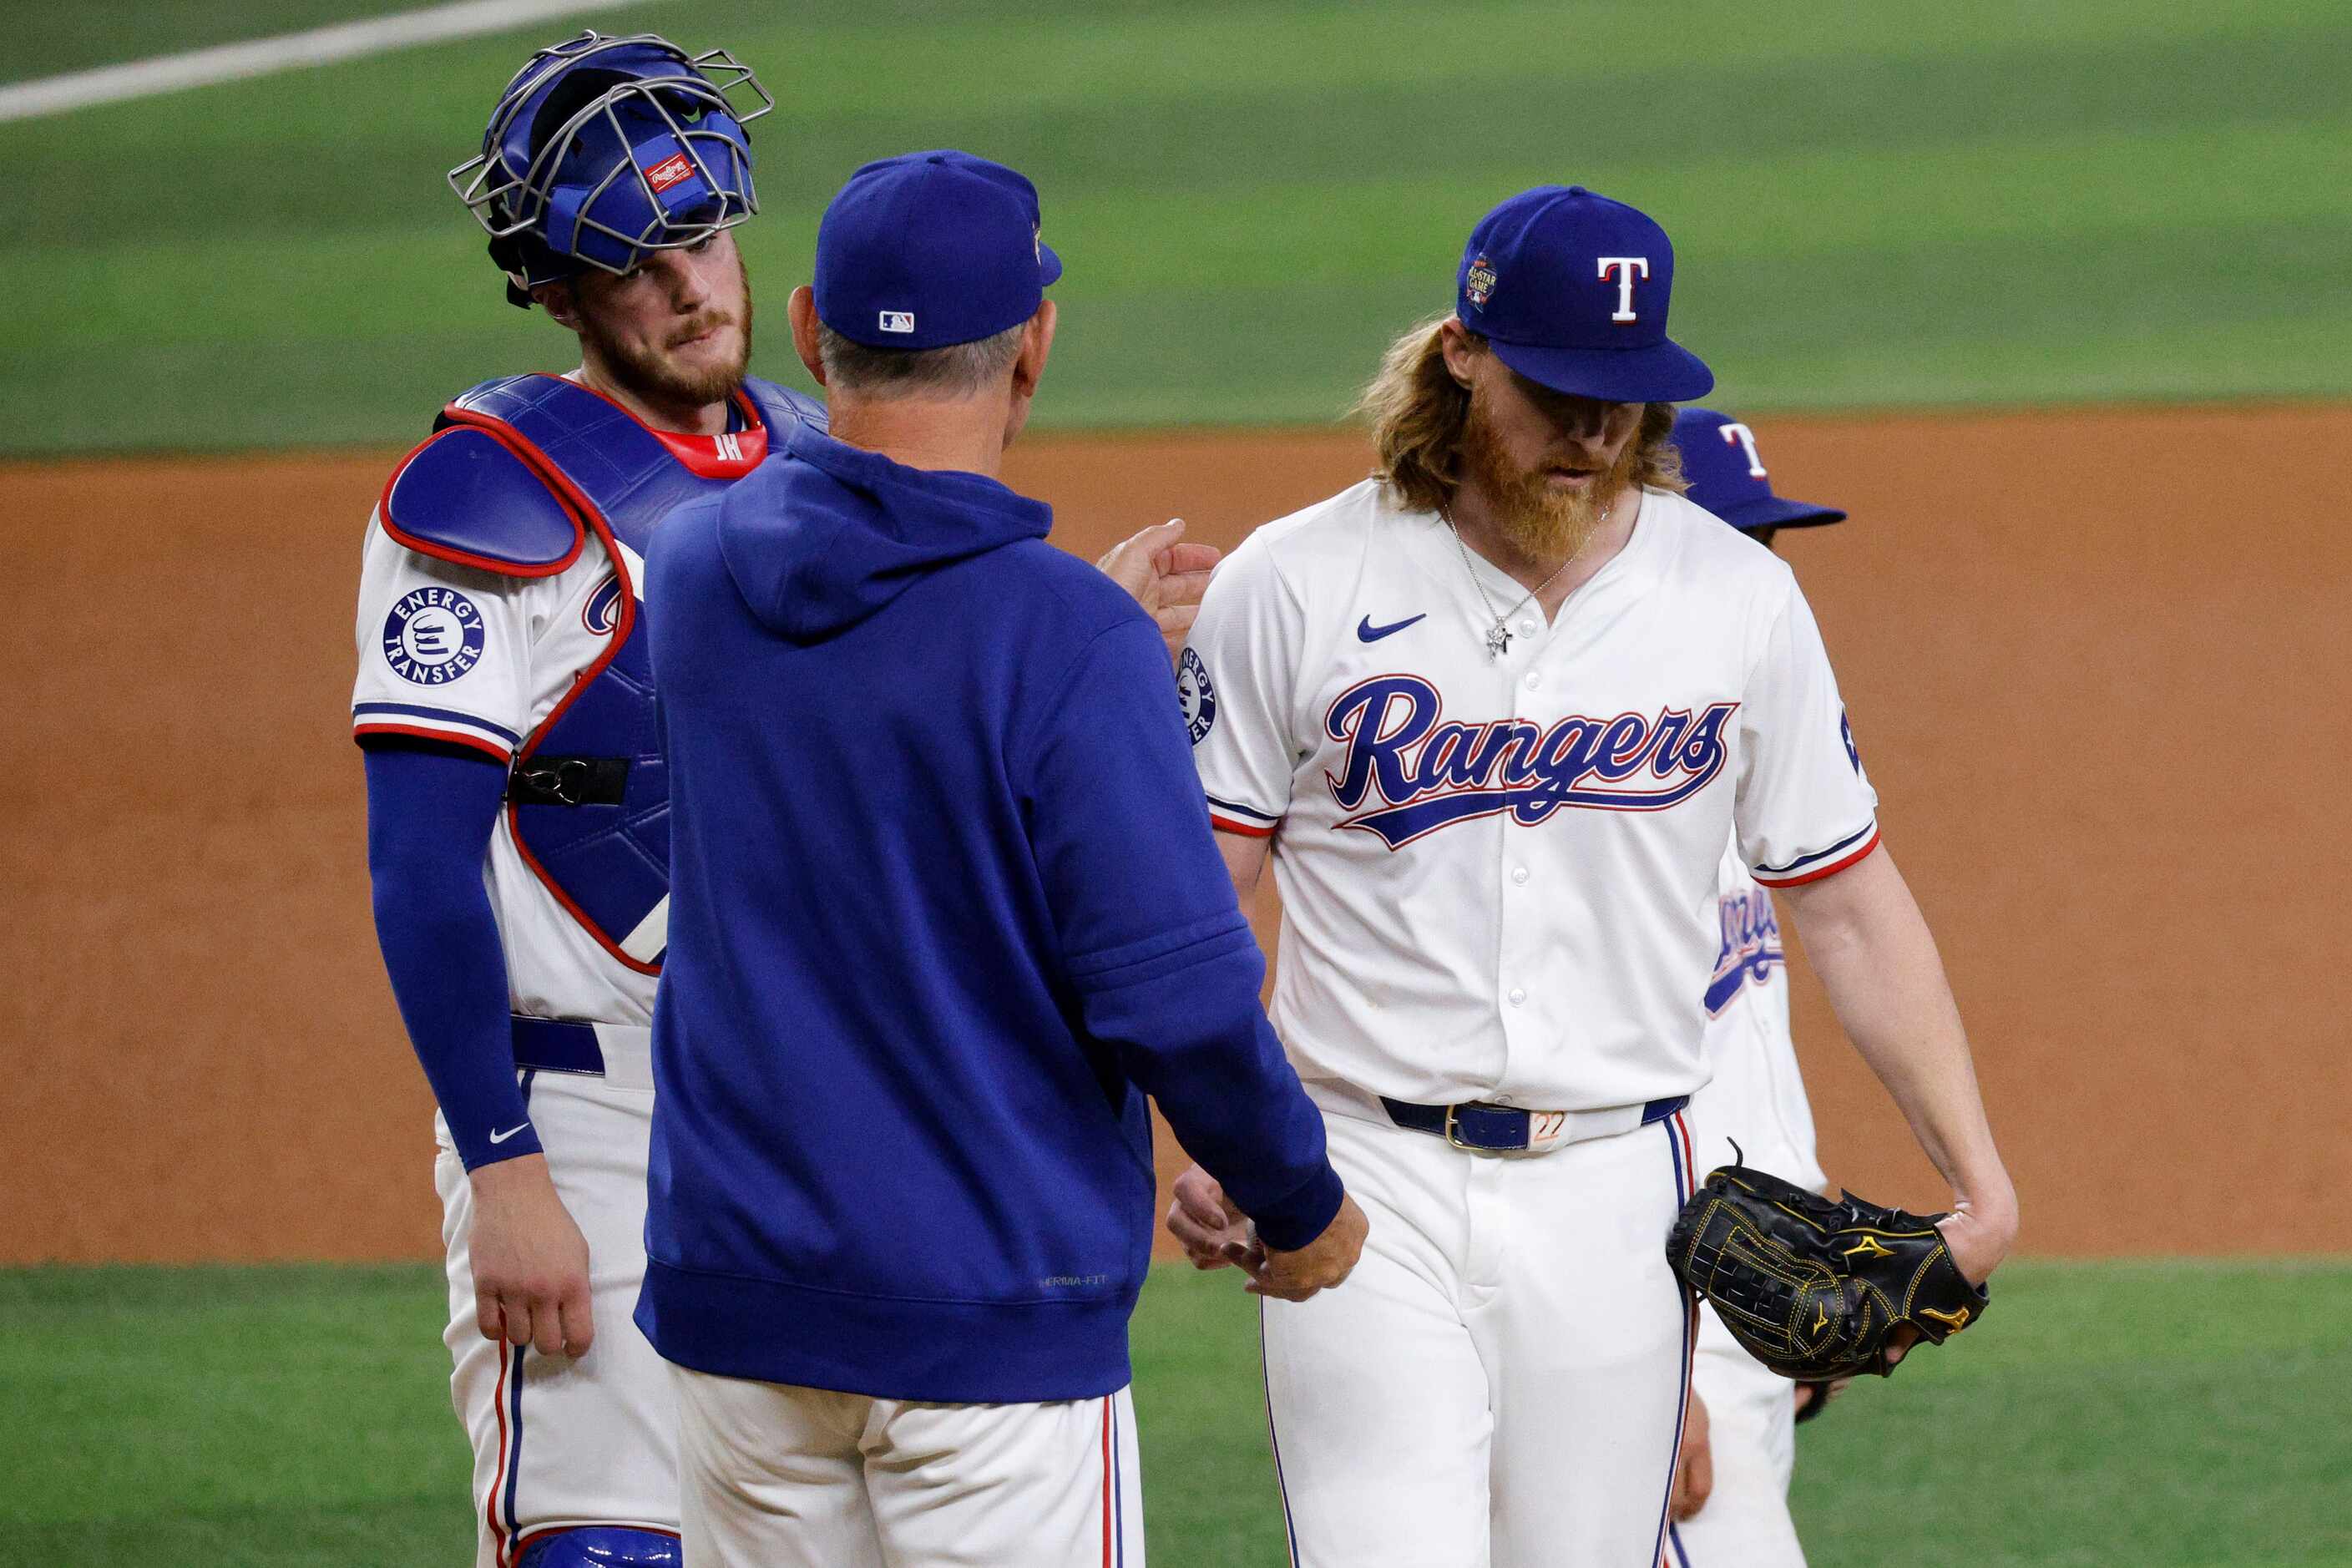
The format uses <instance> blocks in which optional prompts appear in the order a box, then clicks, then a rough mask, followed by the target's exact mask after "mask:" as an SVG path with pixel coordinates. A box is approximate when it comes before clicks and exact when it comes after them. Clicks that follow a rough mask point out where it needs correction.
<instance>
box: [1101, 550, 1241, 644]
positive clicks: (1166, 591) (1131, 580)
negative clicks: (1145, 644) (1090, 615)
mask: <svg viewBox="0 0 2352 1568" xmlns="http://www.w3.org/2000/svg"><path fill="white" fill-rule="evenodd" d="M1217 561H1218V551H1217V547H1216V546H1215V545H1213V544H1187V543H1185V542H1184V520H1183V519H1182V518H1181V517H1175V518H1171V519H1169V520H1168V521H1166V522H1162V523H1156V524H1154V525H1153V526H1151V527H1150V528H1147V529H1145V530H1144V531H1142V532H1140V533H1139V534H1136V535H1135V536H1134V537H1133V538H1131V539H1127V540H1124V541H1122V542H1119V543H1118V544H1117V545H1114V546H1113V547H1112V548H1111V552H1110V553H1109V554H1108V555H1106V556H1104V557H1103V558H1102V559H1101V560H1100V561H1097V562H1096V563H1095V566H1096V568H1097V570H1098V571H1100V572H1101V573H1102V574H1103V575H1104V576H1106V577H1108V578H1109V579H1110V580H1111V581H1112V582H1114V583H1116V584H1118V585H1119V586H1120V587H1122V588H1124V589H1126V590H1127V591H1128V592H1129V594H1131V595H1134V596H1135V602H1136V603H1137V604H1139V605H1142V606H1143V608H1144V611H1145V613H1146V614H1148V615H1150V616H1151V618H1152V619H1153V620H1154V621H1157V622H1158V623H1159V624H1160V638H1161V640H1162V641H1164V642H1166V643H1167V645H1168V657H1169V658H1171V660H1172V659H1174V658H1176V656H1177V655H1178V654H1180V653H1181V652H1183V650H1184V639H1185V638H1186V637H1190V636H1191V635H1192V623H1193V621H1194V620H1196V619H1198V618H1199V616H1200V614H1201V595H1203V594H1205V593H1207V592H1208V591H1209V574H1211V573H1212V572H1213V571H1214V570H1215V569H1216V565H1217Z"/></svg>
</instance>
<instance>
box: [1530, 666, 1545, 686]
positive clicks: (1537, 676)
mask: <svg viewBox="0 0 2352 1568" xmlns="http://www.w3.org/2000/svg"><path fill="white" fill-rule="evenodd" d="M1542 684H1543V671H1541V670H1539V669H1531V670H1529V671H1528V690H1529V691H1533V690H1534V689H1536V688H1537V687H1538V686H1541V685H1542Z"/></svg>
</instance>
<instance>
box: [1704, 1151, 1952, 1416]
mask: <svg viewBox="0 0 2352 1568" xmlns="http://www.w3.org/2000/svg"><path fill="white" fill-rule="evenodd" d="M1943 1217H1944V1216H1943V1215H1916V1214H1906V1213H1905V1212H1904V1211H1903V1210H1901V1209H1887V1208H1880V1207H1879V1206H1878V1205H1875V1204H1868V1203H1864V1202H1863V1201H1862V1199H1860V1198H1858V1197H1855V1196H1854V1195H1853V1194H1852V1193H1845V1194H1841V1195H1840V1197H1839V1200H1838V1201H1837V1202H1836V1203H1832V1202H1830V1200H1829V1199H1827V1198H1825V1197H1822V1195H1821V1194H1818V1193H1809V1192H1807V1191H1806V1190H1805V1189H1804V1188H1802V1187H1801V1186H1798V1185H1797V1184H1795V1183H1793V1182H1784V1181H1782V1180H1781V1179H1780V1177H1778V1176H1775V1175H1770V1174H1768V1173H1765V1172H1762V1171H1758V1170H1752V1169H1750V1168H1749V1167H1748V1166H1746V1165H1725V1166H1722V1167H1720V1168H1719V1169H1717V1170H1715V1171H1711V1172H1709V1173H1707V1178H1706V1182H1705V1183H1703V1184H1701V1185H1700V1187H1699V1190H1698V1191H1697V1192H1696V1194H1692V1197H1691V1201H1690V1202H1689V1203H1687V1204H1685V1205H1683V1212H1682V1213H1681V1215H1678V1216H1677V1217H1676V1218H1675V1227H1674V1229H1673V1231H1672V1232H1671V1233H1669V1234H1668V1236H1667V1237H1666V1261H1667V1262H1669V1263H1670V1264H1672V1265H1673V1266H1674V1270H1675V1274H1676V1275H1677V1276H1679V1277H1680V1279H1682V1282H1683V1283H1684V1284H1685V1285H1687V1286H1688V1287H1690V1289H1693V1290H1695V1291H1696V1292H1697V1293H1698V1294H1700V1295H1702V1296H1704V1297H1706V1299H1707V1300H1708V1301H1709V1302H1711V1303H1713V1305H1714V1307H1715V1311H1716V1316H1717V1317H1719V1318H1721V1319H1722V1320H1723V1326H1724V1327H1725V1328H1727V1329H1729V1330H1730V1331H1731V1335H1732V1338H1734V1339H1736V1340H1738V1342H1740V1343H1741V1344H1742V1345H1745V1346H1746V1347H1747V1348H1748V1353H1749V1354H1750V1355H1753V1356H1754V1357H1755V1358H1756V1359H1757V1360H1758V1361H1760V1362H1762V1363H1764V1364H1765V1365H1766V1366H1769V1367H1770V1368H1771V1369H1772V1370H1773V1371H1774V1372H1777V1373H1780V1375H1781V1376H1782V1377H1790V1378H1795V1379H1798V1380H1799V1381H1801V1382H1809V1383H1826V1382H1829V1381H1830V1380H1832V1379H1833V1378H1840V1377H1852V1376H1853V1375H1855V1374H1857V1373H1865V1372H1874V1373H1878V1374H1879V1375H1880V1376H1882V1377H1884V1376H1885V1375H1886V1374H1887V1373H1890V1372H1892V1371H1894V1370H1895V1369H1894V1367H1893V1365H1892V1364H1891V1363H1888V1361H1887V1359H1886V1347H1887V1340H1888V1338H1889V1336H1891V1335H1892V1334H1893V1333H1894V1332H1895V1330H1896V1329H1898V1328H1901V1327H1903V1326H1905V1325H1906V1324H1907V1325H1909V1326H1910V1327H1911V1328H1914V1329H1916V1330H1917V1331H1919V1336H1920V1338H1922V1339H1925V1340H1927V1341H1929V1342H1933V1343H1936V1344H1941V1343H1942V1342H1944V1340H1945V1337H1946V1336H1947V1335H1950V1334H1956V1333H1958V1332H1959V1331H1961V1330H1962V1329H1965V1328H1967V1327H1968V1326H1969V1324H1970V1323H1973V1322H1975V1321H1977V1320H1978V1319H1979V1318H1981V1317H1983V1316H1984V1311H1985V1305H1986V1302H1987V1300H1989V1298H1988V1296H1987V1293H1986V1291H1985V1289H1984V1288H1983V1287H1982V1286H1978V1285H1971V1284H1969V1282H1968V1280H1967V1279H1964V1278H1962V1276H1961V1274H1960V1271H1959V1269H1958V1267H1957V1266H1955V1265H1954V1264H1953V1262H1952V1254H1951V1249H1950V1248H1949V1247H1947V1246H1946V1245H1945V1242H1944V1235H1943V1233H1942V1232H1941V1231H1939V1230H1937V1228H1936V1222H1937V1220H1939V1219H1941V1218H1943ZM1816 1408H1818V1405H1816Z"/></svg>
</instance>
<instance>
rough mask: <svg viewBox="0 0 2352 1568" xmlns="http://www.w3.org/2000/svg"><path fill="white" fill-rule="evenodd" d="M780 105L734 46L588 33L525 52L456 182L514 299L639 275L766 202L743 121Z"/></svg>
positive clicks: (454, 175) (452, 174) (453, 173)
mask: <svg viewBox="0 0 2352 1568" xmlns="http://www.w3.org/2000/svg"><path fill="white" fill-rule="evenodd" d="M730 98H740V99H741V100H743V107H739V106H738V104H737V103H736V102H732V101H730ZM775 106H776V100H774V99H772V98H771V97H770V96H769V95H768V90H767V89H765V88H763V87H761V85H760V79H759V78H757V77H756V76H753V75H752V74H751V68H750V67H749V66H745V65H741V64H739V63H738V62H737V61H736V59H735V58H734V57H733V56H732V55H730V54H729V53H728V52H727V51H726V50H724V49H712V50H710V51H709V53H707V54H699V55H688V53H687V52H686V51H685V50H684V49H681V48H679V47H677V45H676V44H673V43H671V42H670V41H669V40H668V39H667V38H664V37H658V36H656V35H655V34H652V33H637V34H633V35H632V36H630V37H625V38H622V37H606V36H604V34H601V33H596V32H583V33H582V34H581V35H580V36H579V37H576V38H572V39H570V40H568V41H566V42H564V43H561V44H556V45H553V46H552V47H548V48H544V49H541V50H540V51H539V53H537V54H535V55H533V56H531V58H530V59H529V60H528V61H526V62H524V65H523V68H522V69H520V70H519V71H517V72H516V73H515V75H514V79H513V80H511V81H509V82H508V83H507V88H506V91H505V92H503V93H502V94H500V95H499V105H498V108H496V109H495V110H491V112H490V123H489V126H488V129H487V130H485V131H484V132H482V150H481V152H480V153H478V154H477V155H476V156H474V157H471V158H468V159H467V160H466V161H465V162H464V163H460V164H458V165H457V167H456V168H454V169H452V170H450V171H449V175H448V178H449V188H450V189H451V190H453V191H455V192H457V199H458V200H459V201H462V202H464V203H465V204H466V207H467V211H469V212H471V213H472V214H473V215H474V217H475V220H476V221H477V222H478V223H479V224H480V225H481V226H482V228H483V229H484V231H485V232H487V233H488V235H489V237H490V259H491V260H492V261H495V262H496V263H498V266H499V270H500V271H502V272H504V273H505V274H506V275H507V299H508V300H509V301H510V302H511V303H514V304H517V305H520V306H523V307H525V308H526V309H527V308H529V306H530V289H532V288H534V287H535V286H537V285H539V284H541V283H552V282H556V281H559V280H561V279H566V278H571V277H574V276H576V275H577V274H578V273H579V272H580V271H581V270H582V268H587V267H593V268H599V269H600V270H603V271H605V272H612V273H623V272H626V271H628V270H629V268H632V267H635V265H637V263H638V262H640V261H641V260H643V259H644V258H645V256H646V253H647V252H648V251H655V250H674V249H677V248H678V247H682V246H688V245H699V244H700V243H702V241H704V240H706V239H709V237H711V236H712V235H715V234H717V233H718V232H719V230H720V229H722V228H732V227H733V226H735V225H737V224H739V223H741V222H742V221H743V220H744V219H745V218H747V217H750V216H751V215H752V214H753V213H755V212H758V211H759V210H760V202H759V198H758V196H757V195H755V194H754V193H753V191H752V188H751V135H750V133H749V132H746V131H745V130H744V129H743V127H744V125H745V124H746V123H748V122H749V121H754V120H757V119H759V118H760V116H761V115H762V114H765V113H767V112H768V111H769V110H772V109H773V108H774V107H775Z"/></svg>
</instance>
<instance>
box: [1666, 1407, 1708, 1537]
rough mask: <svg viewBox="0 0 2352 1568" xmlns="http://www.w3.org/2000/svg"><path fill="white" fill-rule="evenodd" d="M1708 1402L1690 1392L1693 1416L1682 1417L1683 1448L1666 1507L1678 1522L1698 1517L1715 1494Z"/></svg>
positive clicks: (1677, 1455)
mask: <svg viewBox="0 0 2352 1568" xmlns="http://www.w3.org/2000/svg"><path fill="white" fill-rule="evenodd" d="M1706 1425H1707V1423H1706V1400H1704V1399H1701V1398H1700V1397H1699V1396H1698V1390H1697V1389H1696V1388H1694V1389H1692V1390H1691V1396H1690V1413H1689V1414H1688V1415H1685V1416H1684V1417H1683V1446H1682V1448H1681V1450H1680V1451H1679V1452H1678V1453H1676V1454H1675V1489H1674V1491H1673V1493H1672V1494H1671V1495H1669V1497H1668V1498H1667V1500H1666V1507H1667V1508H1668V1510H1671V1511H1672V1512H1673V1514H1674V1516H1675V1523H1676V1524H1680V1523H1681V1522H1682V1521H1685V1520H1686V1519H1689V1518H1692V1517H1693V1516H1695V1515H1696V1513H1697V1512H1698V1510H1701V1509H1703V1508H1705V1507H1706V1500H1707V1499H1708V1498H1709V1497H1710V1496H1712V1495H1713V1494H1714V1491H1715V1451H1714V1450H1713V1449H1712V1448H1710V1447H1708V1446H1707V1440H1706Z"/></svg>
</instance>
